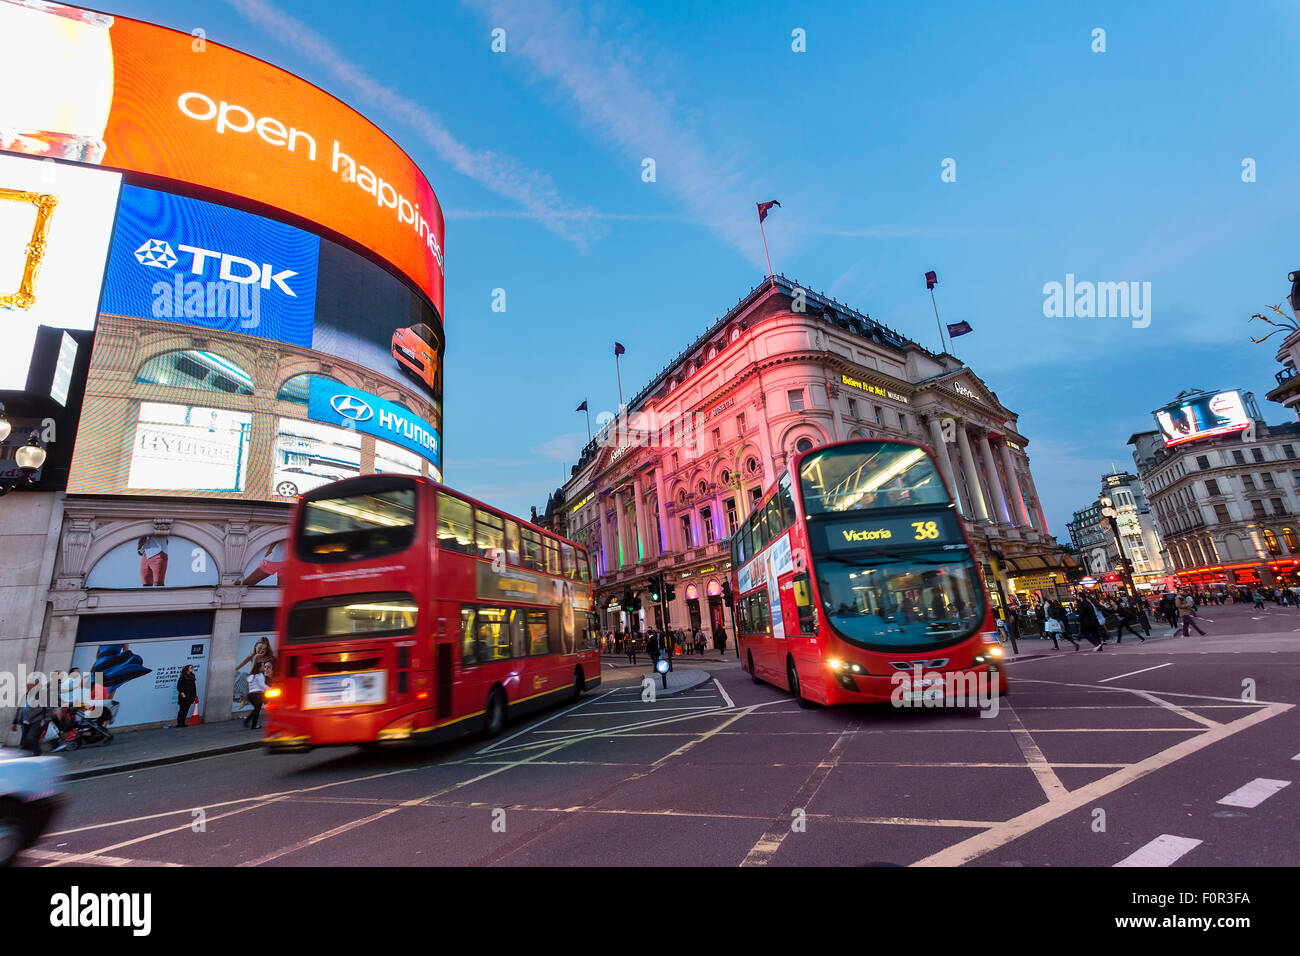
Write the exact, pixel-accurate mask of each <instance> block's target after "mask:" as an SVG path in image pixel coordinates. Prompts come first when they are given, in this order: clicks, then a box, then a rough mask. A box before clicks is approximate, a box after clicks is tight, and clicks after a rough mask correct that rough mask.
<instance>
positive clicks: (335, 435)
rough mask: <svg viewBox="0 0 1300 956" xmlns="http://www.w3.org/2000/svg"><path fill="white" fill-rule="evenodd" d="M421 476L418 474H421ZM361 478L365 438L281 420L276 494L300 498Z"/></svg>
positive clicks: (284, 419)
mask: <svg viewBox="0 0 1300 956" xmlns="http://www.w3.org/2000/svg"><path fill="white" fill-rule="evenodd" d="M417 473H418V472H417ZM359 474H361V436H360V435H358V434H357V433H356V432H354V431H352V430H351V429H348V428H334V427H332V426H329V425H318V424H316V423H315V422H304V421H299V420H298V419H295V418H282V419H280V424H279V428H278V429H277V433H276V439H275V473H274V475H273V476H272V478H271V481H272V484H273V486H274V490H275V493H276V494H277V495H280V496H281V497H284V498H296V497H298V496H299V495H303V494H306V493H307V492H309V491H312V490H314V489H316V488H319V487H320V486H321V485H327V484H329V483H330V482H331V481H338V480H340V479H341V478H355V477H356V476H357V475H359Z"/></svg>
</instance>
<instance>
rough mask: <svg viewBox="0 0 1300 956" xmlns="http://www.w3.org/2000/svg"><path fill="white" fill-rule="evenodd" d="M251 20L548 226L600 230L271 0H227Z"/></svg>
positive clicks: (585, 213) (540, 181)
mask: <svg viewBox="0 0 1300 956" xmlns="http://www.w3.org/2000/svg"><path fill="white" fill-rule="evenodd" d="M225 2H226V3H228V4H229V5H230V6H231V7H233V8H234V9H235V11H236V12H237V13H238V14H239V15H240V16H241V17H243V18H244V19H245V20H247V21H248V22H249V23H250V24H252V25H253V26H255V27H258V28H259V29H262V30H265V31H266V32H267V33H268V34H270V35H271V36H274V37H277V38H279V39H281V40H283V41H284V42H285V43H287V44H288V45H289V46H291V47H292V48H293V49H294V50H296V51H297V52H298V53H299V54H301V55H302V56H305V57H307V58H308V59H309V60H311V61H312V62H314V63H317V64H318V65H320V66H322V67H324V68H325V69H326V70H327V71H328V72H329V74H330V75H331V76H332V77H333V79H334V81H335V82H337V83H338V84H339V85H340V86H341V87H342V89H343V91H345V92H346V93H347V94H348V96H349V97H350V98H351V99H352V100H354V101H355V102H356V103H358V104H360V105H364V106H365V107H367V108H368V109H372V110H378V111H382V112H383V113H385V114H386V115H388V116H390V117H392V118H393V119H394V120H396V121H397V122H399V123H401V124H403V125H404V126H406V127H408V128H410V129H411V130H413V131H414V132H415V133H416V134H417V135H419V137H420V139H422V140H423V141H424V142H425V143H426V144H428V145H429V146H430V147H432V148H433V150H434V151H435V152H436V153H437V154H438V158H439V159H441V160H442V161H443V162H445V163H447V164H448V165H449V166H451V167H452V168H453V169H455V170H456V171H457V172H459V173H462V174H463V175H465V176H468V177H469V178H470V179H472V180H474V181H475V182H477V183H479V184H480V185H481V186H483V187H485V188H486V189H489V190H491V191H492V192H494V193H496V194H497V195H499V196H502V197H504V198H506V199H509V200H511V201H513V202H516V203H518V204H519V205H520V206H522V207H523V209H524V211H525V212H526V214H527V215H528V216H529V217H531V218H534V219H536V220H537V221H538V222H540V223H542V224H543V225H544V226H545V227H546V228H547V229H549V230H550V231H551V232H553V233H555V234H556V235H558V236H561V237H563V238H565V239H568V240H569V241H571V242H573V243H575V244H577V245H578V246H579V247H581V248H585V247H586V246H587V245H588V244H589V243H590V242H591V241H592V240H593V239H595V238H596V237H597V236H598V235H599V234H600V232H601V227H600V225H599V220H598V218H597V217H595V216H592V215H590V213H592V212H593V210H589V209H586V208H583V207H578V206H575V205H573V204H571V203H569V202H568V201H566V200H565V199H564V198H563V197H562V196H561V195H560V193H559V191H558V190H557V189H556V187H555V184H554V183H553V182H552V180H551V178H550V177H549V176H547V175H546V174H545V173H542V172H538V171H537V170H534V169H529V168H528V167H527V166H525V165H524V164H522V163H520V162H518V161H517V160H515V159H513V158H511V157H509V156H504V155H501V154H500V153H496V152H493V151H492V150H487V149H474V148H472V147H470V146H468V145H466V144H465V143H462V142H461V141H460V140H459V139H457V138H456V137H455V136H454V135H453V134H452V133H451V131H450V130H448V129H447V127H446V126H445V125H443V123H442V120H440V119H439V118H438V116H437V115H436V114H434V113H433V112H431V111H430V110H428V109H426V108H425V107H423V106H421V105H420V104H418V103H416V102H415V101H414V100H411V99H409V98H408V97H406V96H403V95H402V94H401V93H399V92H398V91H397V90H395V89H393V88H392V87H389V86H385V85H384V84H382V83H380V82H379V81H378V80H376V79H375V78H374V77H372V76H371V75H370V74H368V73H367V72H366V71H365V70H363V69H362V68H361V67H359V66H357V65H356V64H355V63H353V62H351V61H350V60H348V59H347V58H346V57H345V56H344V55H343V54H342V53H341V52H340V51H339V50H338V49H337V48H336V47H335V46H334V45H333V44H332V43H330V42H329V41H328V40H326V39H325V38H324V37H323V36H321V35H320V34H319V33H317V32H316V31H315V30H313V29H311V27H309V26H307V24H305V23H303V22H302V21H301V20H298V19H296V18H294V17H292V16H290V15H289V14H287V13H285V12H284V11H282V10H280V9H278V8H276V7H275V6H273V5H272V4H270V3H268V2H266V0H225Z"/></svg>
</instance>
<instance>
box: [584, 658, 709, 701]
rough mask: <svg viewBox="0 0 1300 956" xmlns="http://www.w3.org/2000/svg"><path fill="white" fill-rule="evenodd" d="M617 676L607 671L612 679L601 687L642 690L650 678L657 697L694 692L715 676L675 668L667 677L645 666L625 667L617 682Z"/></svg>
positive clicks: (607, 674) (618, 673) (697, 670)
mask: <svg viewBox="0 0 1300 956" xmlns="http://www.w3.org/2000/svg"><path fill="white" fill-rule="evenodd" d="M615 676H616V675H615V673H614V672H609V671H607V672H606V677H607V678H610V679H608V680H605V681H602V682H601V687H602V688H604V687H606V686H608V687H609V688H610V689H612V690H623V689H624V688H628V687H630V688H632V689H633V690H640V689H641V687H642V685H643V684H644V681H645V678H647V677H649V678H651V679H652V680H653V681H654V688H655V696H656V697H671V696H672V695H673V694H680V693H682V692H683V691H688V690H692V689H693V688H696V687H699V686H700V685H701V684H707V683H708V682H709V681H711V680H713V675H712V674H710V673H709V672H708V671H704V670H700V669H698V668H695V667H692V668H690V669H689V670H688V669H687V668H684V667H676V666H675V669H674V670H672V671H669V672H668V674H667V675H661V674H658V673H656V672H655V671H654V670H653V669H651V668H650V667H648V666H646V665H644V664H639V665H637V666H636V667H632V666H631V665H624V666H623V668H622V669H621V671H619V672H617V678H618V679H617V680H614V679H613V678H614V677H615ZM664 676H667V678H668V687H667V689H665V688H664V681H663V678H664ZM596 693H600V691H599V690H598V691H596Z"/></svg>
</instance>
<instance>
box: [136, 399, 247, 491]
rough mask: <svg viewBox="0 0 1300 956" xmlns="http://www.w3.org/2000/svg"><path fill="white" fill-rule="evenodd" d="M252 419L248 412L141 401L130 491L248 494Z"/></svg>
mask: <svg viewBox="0 0 1300 956" xmlns="http://www.w3.org/2000/svg"><path fill="white" fill-rule="evenodd" d="M252 419H253V416H252V415H250V414H248V413H247V412H228V411H223V410H221V409H219V408H202V407H198V406H194V405H169V404H164V403H161V402H141V403H140V419H139V422H138V423H137V424H136V428H135V442H134V444H133V445H132V450H131V473H130V476H129V477H128V479H127V487H128V488H131V489H157V490H160V491H243V490H244V483H245V479H246V473H247V470H248V457H249V456H248V451H249V432H250V430H251V428H252Z"/></svg>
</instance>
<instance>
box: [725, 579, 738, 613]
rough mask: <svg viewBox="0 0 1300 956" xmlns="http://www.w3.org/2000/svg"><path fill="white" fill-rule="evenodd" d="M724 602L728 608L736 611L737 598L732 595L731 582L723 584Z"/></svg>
mask: <svg viewBox="0 0 1300 956" xmlns="http://www.w3.org/2000/svg"><path fill="white" fill-rule="evenodd" d="M722 600H723V602H724V603H725V604H726V605H727V607H729V608H732V609H733V610H734V609H735V607H736V596H735V595H734V594H732V593H731V582H730V581H723V582H722Z"/></svg>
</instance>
